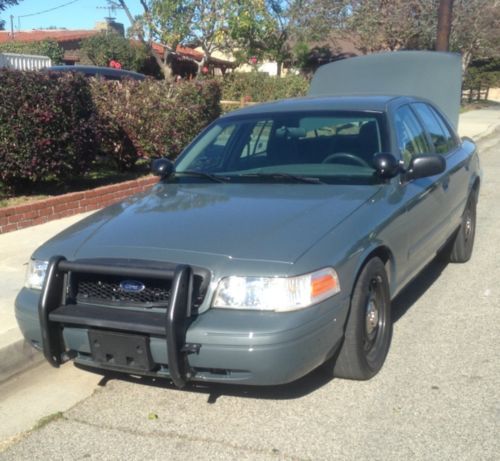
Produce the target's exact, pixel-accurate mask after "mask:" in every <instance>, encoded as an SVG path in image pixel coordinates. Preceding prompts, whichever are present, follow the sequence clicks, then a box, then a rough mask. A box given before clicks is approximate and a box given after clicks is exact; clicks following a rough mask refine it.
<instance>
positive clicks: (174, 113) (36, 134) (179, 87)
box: [0, 70, 220, 191]
mask: <svg viewBox="0 0 500 461" xmlns="http://www.w3.org/2000/svg"><path fill="white" fill-rule="evenodd" d="M0 101H2V104H0V186H1V187H3V188H6V189H9V190H10V191H15V190H19V189H25V188H26V187H27V186H28V185H29V184H32V183H40V182H44V181H59V182H60V183H63V182H66V181H69V180H70V179H73V178H75V177H77V176H79V175H80V176H81V175H82V174H83V173H85V172H88V171H89V170H90V169H91V168H93V167H99V168H100V167H102V160H103V159H106V160H108V162H107V163H108V165H110V166H112V167H114V168H116V169H119V170H127V169H130V168H132V167H133V166H134V165H135V163H136V161H137V160H139V159H141V158H142V159H144V158H147V159H148V158H152V157H161V156H164V155H167V156H169V157H170V158H172V159H173V158H175V157H176V156H177V155H178V154H179V153H180V152H181V151H182V149H183V148H184V147H185V146H186V145H187V144H188V143H189V142H190V141H191V139H192V138H194V136H196V135H197V134H198V132H199V131H200V130H201V129H202V128H203V127H204V126H205V125H207V124H208V123H210V122H211V121H212V120H213V119H215V118H216V117H217V116H218V115H219V114H220V105H219V101H220V85H219V83H218V82H216V81H213V80H212V81H211V80H206V81H193V82H182V83H177V84H169V83H167V82H165V81H156V80H152V79H147V80H145V81H136V80H125V81H123V82H115V81H106V80H102V79H86V78H85V77H83V76H81V75H79V74H72V73H68V74H66V75H63V76H61V77H58V78H54V77H53V76H49V75H48V74H45V73H42V72H20V71H12V70H0ZM97 160H99V161H97Z"/></svg>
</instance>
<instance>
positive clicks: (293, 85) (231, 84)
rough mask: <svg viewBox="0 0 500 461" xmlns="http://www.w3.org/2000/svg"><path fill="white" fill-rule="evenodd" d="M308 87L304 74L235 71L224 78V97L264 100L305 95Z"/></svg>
mask: <svg viewBox="0 0 500 461" xmlns="http://www.w3.org/2000/svg"><path fill="white" fill-rule="evenodd" d="M308 89H309V80H308V79H307V78H305V77H304V76H302V75H287V76H285V77H271V76H269V75H268V74H265V73H261V72H249V73H237V72H234V73H232V74H229V75H227V76H226V77H225V78H224V81H223V88H222V99H224V100H236V101H239V100H240V99H242V98H243V99H245V100H247V101H254V102H264V101H272V100H275V99H285V98H294V97H297V96H304V95H305V94H306V93H307V90H308Z"/></svg>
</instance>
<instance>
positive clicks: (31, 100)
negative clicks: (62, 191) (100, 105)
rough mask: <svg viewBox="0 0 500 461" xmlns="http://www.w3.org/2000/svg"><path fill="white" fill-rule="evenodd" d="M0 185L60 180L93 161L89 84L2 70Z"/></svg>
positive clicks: (77, 77) (70, 77) (79, 78)
mask: <svg viewBox="0 0 500 461" xmlns="http://www.w3.org/2000/svg"><path fill="white" fill-rule="evenodd" d="M0 101H2V104H0V182H1V183H3V184H4V185H5V186H7V187H10V188H16V187H19V186H24V185H25V184H26V183H27V182H38V181H43V180H51V179H56V180H59V181H61V182H62V181H64V180H65V179H66V178H68V177H69V176H72V175H77V174H81V173H83V172H85V171H86V170H87V169H88V167H89V165H90V163H91V161H92V160H93V158H94V149H95V130H94V127H95V124H96V123H95V117H94V110H93V105H92V100H91V97H90V89H89V86H88V82H87V80H85V78H84V77H82V76H81V75H77V74H75V75H72V74H71V75H65V76H63V77H61V78H59V79H53V78H51V77H49V76H48V75H47V74H43V73H37V72H19V71H11V70H6V69H3V70H0Z"/></svg>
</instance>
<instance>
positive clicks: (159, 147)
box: [91, 79, 220, 169]
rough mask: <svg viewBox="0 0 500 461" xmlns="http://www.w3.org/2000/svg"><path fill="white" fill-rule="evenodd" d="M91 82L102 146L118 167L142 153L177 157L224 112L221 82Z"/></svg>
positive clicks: (130, 163)
mask: <svg viewBox="0 0 500 461" xmlns="http://www.w3.org/2000/svg"><path fill="white" fill-rule="evenodd" d="M91 87H92V95H93V101H94V103H95V106H96V109H97V113H98V118H99V127H100V129H99V140H100V145H101V150H102V151H103V152H104V153H106V154H107V155H108V156H109V157H110V158H112V159H113V161H114V162H115V163H116V165H117V166H118V168H120V169H127V168H130V167H131V166H132V165H133V164H134V163H135V162H136V161H137V160H138V159H139V158H156V157H162V156H168V157H170V158H172V159H174V158H175V157H176V156H177V155H179V153H180V152H181V151H182V149H183V148H184V147H185V146H186V145H187V144H188V143H189V142H190V141H191V139H193V138H194V136H196V134H197V133H198V132H199V131H200V130H201V129H202V128H203V127H204V126H205V125H207V124H208V123H210V122H211V121H212V120H213V119H215V118H216V117H218V116H219V114H220V105H219V101H220V87H219V85H218V83H217V82H214V81H194V82H181V83H169V82H166V81H155V80H149V79H148V80H145V81H142V82H141V81H133V80H126V81H123V82H120V83H117V82H109V81H103V80H93V81H92V82H91Z"/></svg>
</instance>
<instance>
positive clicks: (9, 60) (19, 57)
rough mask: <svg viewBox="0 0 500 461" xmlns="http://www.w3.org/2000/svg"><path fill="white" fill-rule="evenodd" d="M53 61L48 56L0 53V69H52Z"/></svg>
mask: <svg viewBox="0 0 500 461" xmlns="http://www.w3.org/2000/svg"><path fill="white" fill-rule="evenodd" d="M51 65H52V61H51V59H50V58H49V57H47V56H36V55H32V54H17V53H0V68H1V67H8V68H9V69H16V70H40V69H43V68H44V67H50V66H51Z"/></svg>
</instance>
